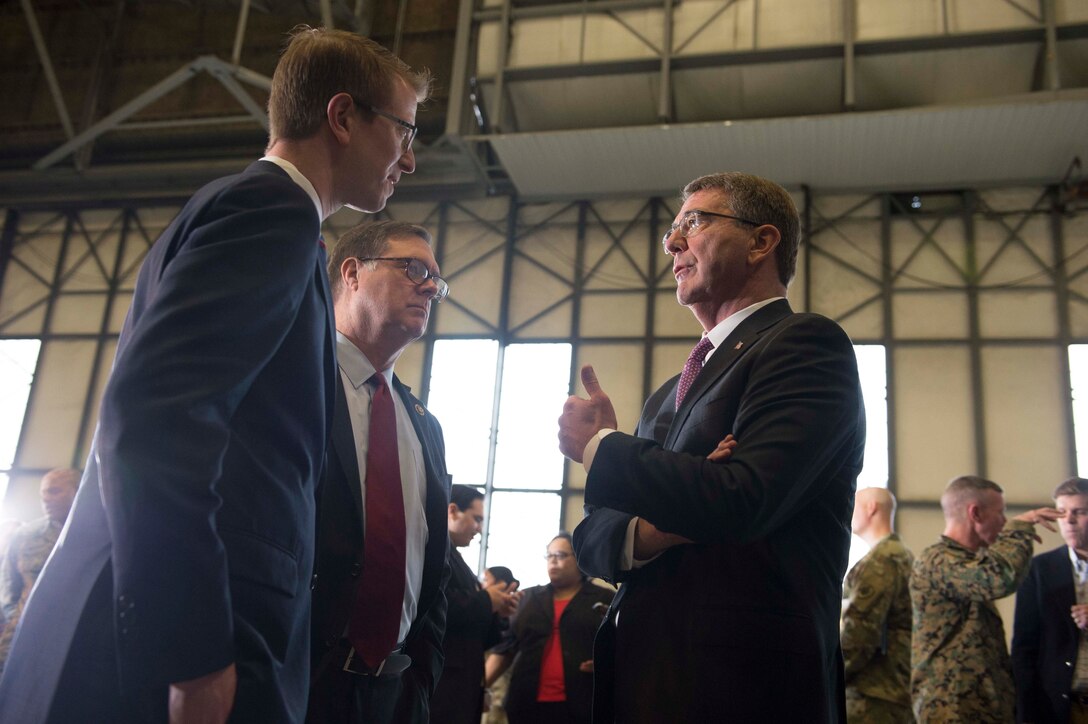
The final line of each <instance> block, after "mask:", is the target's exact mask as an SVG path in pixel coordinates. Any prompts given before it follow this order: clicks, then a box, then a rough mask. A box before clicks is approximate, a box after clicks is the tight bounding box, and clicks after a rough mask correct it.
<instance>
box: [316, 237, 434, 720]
mask: <svg viewBox="0 0 1088 724" xmlns="http://www.w3.org/2000/svg"><path fill="white" fill-rule="evenodd" d="M430 241H431V236H430V234H429V233H428V232H427V230H426V229H424V228H423V227H421V226H416V225H415V224H406V223H400V222H395V221H380V222H371V223H365V224H360V225H359V226H357V227H355V228H354V229H351V230H350V231H348V232H347V233H346V234H344V235H343V236H342V237H341V238H340V241H339V242H338V243H337V245H336V248H335V249H334V250H333V252H332V258H331V259H330V260H329V278H330V279H331V281H332V293H333V299H334V300H335V307H336V332H337V334H336V348H337V358H338V361H339V365H340V384H339V387H338V389H337V391H336V412H335V416H334V418H333V426H332V444H331V445H330V447H329V461H328V466H327V468H326V474H325V478H324V480H323V482H322V491H321V503H320V510H319V512H318V531H317V541H318V543H317V571H316V578H315V580H314V614H313V641H312V645H313V662H312V663H313V683H312V687H311V701H310V706H309V711H308V713H307V721H308V722H312V723H313V724H336V723H338V722H343V723H345V724H347V723H348V722H351V723H352V724H355V723H358V722H366V724H379V723H380V722H389V723H390V724H394V723H395V724H413V723H415V722H418V723H420V724H425V723H426V722H427V720H428V716H427V711H428V700H429V699H430V696H431V693H432V692H433V691H434V687H435V683H436V682H437V681H438V677H439V674H440V673H441V671H442V636H443V634H444V632H445V628H446V597H445V593H444V591H443V589H444V587H445V582H446V579H447V578H448V576H449V568H448V566H447V564H446V549H447V542H448V537H447V535H446V506H447V503H448V501H449V494H450V493H449V486H450V478H449V475H448V474H447V472H446V459H445V456H446V449H445V443H444V441H443V438H442V428H441V427H440V426H439V424H438V421H437V420H436V419H435V418H434V416H433V415H431V414H430V412H428V411H427V409H426V408H425V407H424V406H423V404H422V403H421V402H420V401H419V400H418V399H416V398H415V397H413V396H412V394H411V392H410V391H409V389H408V387H407V386H405V385H404V384H403V383H401V381H400V380H399V379H398V378H397V376H396V375H395V374H394V373H393V365H394V364H395V363H396V361H397V359H399V358H400V355H401V353H402V352H404V349H405V348H406V347H407V346H408V345H409V344H411V343H412V342H414V341H415V340H417V339H419V337H421V336H422V335H423V332H424V331H426V329H427V320H428V319H429V318H430V313H431V305H432V304H433V303H435V302H438V301H441V300H442V299H443V298H445V296H446V294H447V293H448V292H449V287H448V286H447V285H446V282H445V281H443V280H442V278H441V277H439V276H438V264H437V262H436V261H435V258H434V253H433V252H432V251H431V246H430Z"/></svg>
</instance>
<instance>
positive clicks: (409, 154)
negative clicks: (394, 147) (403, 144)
mask: <svg viewBox="0 0 1088 724" xmlns="http://www.w3.org/2000/svg"><path fill="white" fill-rule="evenodd" d="M397 165H398V166H400V170H401V171H403V172H404V173H412V172H414V171H415V170H416V152H415V149H414V148H412V147H411V146H409V147H408V150H407V151H405V152H404V153H402V154H401V156H400V161H398V162H397Z"/></svg>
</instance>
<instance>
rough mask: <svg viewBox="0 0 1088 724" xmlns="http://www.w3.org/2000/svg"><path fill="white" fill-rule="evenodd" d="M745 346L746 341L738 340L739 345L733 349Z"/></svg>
mask: <svg viewBox="0 0 1088 724" xmlns="http://www.w3.org/2000/svg"><path fill="white" fill-rule="evenodd" d="M743 346H744V342H737V346H736V347H734V348H733V349H740V348H741V347H743Z"/></svg>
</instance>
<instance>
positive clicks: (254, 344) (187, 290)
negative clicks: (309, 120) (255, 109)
mask: <svg viewBox="0 0 1088 724" xmlns="http://www.w3.org/2000/svg"><path fill="white" fill-rule="evenodd" d="M175 224H178V225H179V228H178V229H177V231H176V232H175V233H174V236H175V238H177V239H180V240H181V242H180V244H178V246H177V248H176V250H175V255H174V256H173V258H171V259H170V260H169V261H168V262H167V263H165V264H163V265H162V267H161V268H160V269H155V270H151V273H153V274H157V275H158V280H157V282H153V284H154V285H155V287H156V290H155V293H154V295H153V297H152V298H151V299H150V300H149V301H148V302H147V304H146V306H145V307H144V308H142V309H141V310H140V314H139V317H138V320H137V321H135V323H134V324H132V326H131V329H129V330H128V332H129V333H128V337H127V342H126V345H125V348H124V350H123V352H122V353H121V354H119V356H118V358H117V360H116V362H115V367H114V370H113V373H112V376H111V378H110V382H109V384H108V386H107V388H106V390H105V393H104V395H103V398H102V411H101V418H100V420H101V421H100V428H99V432H98V452H99V465H100V468H101V473H102V495H103V500H104V503H105V508H106V511H107V516H108V524H109V529H110V535H111V537H112V541H113V552H112V556H113V566H114V581H115V591H116V592H117V594H118V597H119V598H118V608H119V610H120V611H122V612H125V613H127V614H128V616H127V619H126V621H127V623H125V624H124V625H123V626H122V628H121V630H120V632H121V634H122V635H124V636H126V637H127V640H128V642H129V643H128V645H127V648H128V650H129V651H131V652H133V653H134V655H135V656H137V657H138V660H137V661H136V662H134V666H135V667H137V668H140V669H142V673H143V674H145V675H146V676H147V677H148V678H149V680H151V681H156V680H158V681H164V682H166V681H179V680H187V679H191V678H195V677H197V676H201V675H203V674H207V673H210V672H212V671H216V670H218V669H221V668H223V667H224V666H226V665H228V664H230V663H231V662H232V661H233V660H234V646H233V624H232V618H231V601H230V591H229V587H228V580H227V561H226V556H225V553H224V546H223V543H222V541H221V539H220V537H219V534H218V531H217V529H216V521H215V515H216V511H217V510H218V508H219V506H220V504H221V499H220V497H219V494H218V491H219V490H220V489H222V488H223V487H224V486H228V485H230V486H236V485H242V486H246V485H249V486H257V485H259V483H260V481H259V480H231V479H224V478H223V477H222V475H221V473H222V461H223V457H224V453H225V450H226V448H227V445H228V441H229V440H230V439H231V431H232V425H239V424H240V425H246V424H248V425H266V424H269V423H268V421H239V420H234V419H232V418H233V416H234V412H235V410H236V409H237V407H238V405H239V403H240V401H241V400H242V399H243V398H244V397H245V395H246V394H247V391H248V390H249V388H250V386H251V385H252V383H253V381H254V379H255V378H256V377H257V375H258V374H259V373H260V371H261V370H262V368H263V367H264V366H265V365H266V364H267V362H268V361H269V359H270V358H271V357H272V356H273V355H274V354H275V353H276V351H277V349H278V348H279V346H280V345H281V343H282V342H283V340H284V338H285V336H286V335H287V333H288V331H289V330H290V329H291V326H292V322H293V320H294V319H295V317H296V315H297V314H298V310H299V307H300V305H301V301H302V299H303V296H304V294H305V293H306V292H307V290H308V289H309V288H310V286H311V285H312V284H313V283H314V279H315V269H316V265H317V264H318V246H317V244H316V234H317V213H316V210H315V209H314V208H313V204H312V203H311V202H309V200H308V197H307V196H306V195H305V193H304V192H303V191H302V190H301V189H299V188H298V187H297V186H295V185H294V184H293V183H292V182H290V180H289V179H287V178H286V177H280V176H277V175H274V174H256V175H255V177H241V179H240V180H239V181H238V182H236V183H233V184H229V185H227V186H225V187H223V188H221V189H220V190H219V191H218V196H217V197H216V198H214V199H212V200H210V201H209V202H208V203H205V204H204V205H203V206H198V207H197V208H195V209H193V210H190V211H188V214H187V213H186V212H185V211H183V212H182V215H181V216H180V217H179V220H178V221H176V222H175ZM291 383H292V382H291V380H286V379H285V380H284V381H283V384H284V385H290V384H291ZM321 393H322V391H321V390H314V394H315V395H318V394H321ZM300 484H301V481H300ZM253 494H254V495H259V494H260V490H259V489H258V488H256V487H255V489H254V491H253Z"/></svg>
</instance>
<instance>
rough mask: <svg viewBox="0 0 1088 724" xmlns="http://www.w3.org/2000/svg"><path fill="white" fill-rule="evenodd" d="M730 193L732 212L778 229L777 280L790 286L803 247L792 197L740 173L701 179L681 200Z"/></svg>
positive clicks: (775, 186) (765, 182)
mask: <svg viewBox="0 0 1088 724" xmlns="http://www.w3.org/2000/svg"><path fill="white" fill-rule="evenodd" d="M706 190H712V191H720V192H722V193H726V194H729V203H730V205H731V206H732V207H733V213H734V214H736V215H737V216H743V217H744V218H746V219H751V220H752V221H758V222H759V223H760V224H770V225H771V226H773V227H775V228H776V229H778V233H779V234H781V235H782V240H781V241H780V242H778V247H777V248H776V249H775V251H774V257H775V261H776V262H777V263H778V278H779V280H781V282H782V283H783V284H786V285H788V284H789V283H790V280H791V279H793V274H794V272H795V271H796V270H797V250H798V249H799V248H800V246H801V217H800V215H798V213H797V206H796V204H794V203H793V197H792V196H790V194H789V192H788V191H786V189H784V188H782V187H781V186H779V185H778V184H776V183H775V182H774V181H769V180H767V179H765V178H760V177H759V176H753V175H751V174H747V173H741V172H739V171H727V172H725V173H713V174H709V175H707V176H700V177H699V178H697V179H695V180H694V181H692V182H691V183H689V184H688V185H687V186H685V187H684V190H683V192H682V193H681V196H680V198H681V199H682V200H683V201H687V200H688V197H690V196H691V195H692V194H694V193H696V192H697V191H706Z"/></svg>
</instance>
